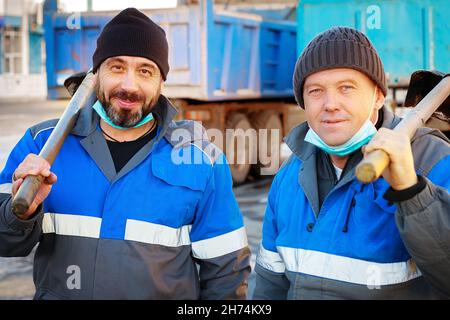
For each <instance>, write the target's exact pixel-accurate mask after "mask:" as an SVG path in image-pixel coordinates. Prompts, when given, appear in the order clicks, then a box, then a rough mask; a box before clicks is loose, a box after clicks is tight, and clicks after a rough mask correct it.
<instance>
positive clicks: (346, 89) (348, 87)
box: [341, 86, 354, 92]
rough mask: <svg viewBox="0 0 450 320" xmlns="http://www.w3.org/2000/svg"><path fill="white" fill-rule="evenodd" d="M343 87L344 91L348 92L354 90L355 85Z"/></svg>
mask: <svg viewBox="0 0 450 320" xmlns="http://www.w3.org/2000/svg"><path fill="white" fill-rule="evenodd" d="M341 88H342V91H344V92H348V91H351V90H353V88H354V87H353V86H342V87H341Z"/></svg>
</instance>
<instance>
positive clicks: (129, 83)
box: [122, 70, 138, 92]
mask: <svg viewBox="0 0 450 320" xmlns="http://www.w3.org/2000/svg"><path fill="white" fill-rule="evenodd" d="M122 89H123V90H126V91H128V92H134V91H137V90H138V85H137V79H136V75H135V74H134V72H133V71H132V70H129V71H127V73H126V74H125V76H124V77H123V79H122Z"/></svg>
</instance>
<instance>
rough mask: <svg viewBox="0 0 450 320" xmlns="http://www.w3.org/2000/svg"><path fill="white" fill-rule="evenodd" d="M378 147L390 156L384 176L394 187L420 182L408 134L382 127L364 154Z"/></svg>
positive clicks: (409, 185) (398, 187)
mask: <svg viewBox="0 0 450 320" xmlns="http://www.w3.org/2000/svg"><path fill="white" fill-rule="evenodd" d="M378 149H381V150H383V151H384V152H386V153H387V155H388V156H389V160H390V162H389V166H388V167H386V169H385V170H384V171H383V178H384V179H385V180H386V181H387V182H388V183H389V184H390V186H391V187H392V189H394V190H404V189H407V188H409V187H412V186H413V185H415V184H416V183H417V182H418V179H417V174H416V171H415V169H414V159H413V154H412V149H411V142H410V140H409V138H408V136H406V135H404V134H402V133H399V132H397V131H394V130H390V129H387V128H380V129H379V130H378V132H377V134H376V135H375V136H374V137H373V138H372V140H371V141H370V142H369V143H368V144H367V145H366V146H365V147H364V148H363V152H364V156H366V155H367V154H368V153H369V152H371V151H374V150H378Z"/></svg>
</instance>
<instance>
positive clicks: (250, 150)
mask: <svg viewBox="0 0 450 320" xmlns="http://www.w3.org/2000/svg"><path fill="white" fill-rule="evenodd" d="M226 128H227V129H233V134H232V135H229V134H226V138H227V139H226V145H227V148H226V156H227V161H228V163H229V165H230V170H231V176H232V177H233V182H234V184H235V185H238V184H241V183H243V182H244V181H245V180H246V179H247V176H248V174H249V172H250V168H251V160H252V159H255V160H256V158H255V156H256V154H255V151H254V150H255V146H256V141H252V139H249V138H247V137H246V135H245V136H244V135H243V134H242V133H243V132H248V133H250V132H251V131H247V130H249V129H252V126H251V124H250V121H249V120H248V118H247V116H246V115H245V114H243V113H232V114H231V115H229V116H228V118H227V122H226ZM239 139H241V141H238V140H239ZM242 139H245V140H242ZM239 145H241V146H244V148H242V147H241V148H238V146H239ZM231 148H233V150H232V149H231Z"/></svg>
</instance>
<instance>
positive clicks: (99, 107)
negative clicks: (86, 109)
mask: <svg viewBox="0 0 450 320" xmlns="http://www.w3.org/2000/svg"><path fill="white" fill-rule="evenodd" d="M92 108H93V109H94V110H95V111H96V112H97V113H98V115H99V116H100V118H102V119H103V121H105V122H106V123H107V124H109V125H110V126H111V127H113V128H116V129H120V130H127V129H132V128H139V127H140V126H142V125H144V124H146V123H148V122H150V121H152V120H153V114H152V113H151V112H150V113H149V114H148V115H147V116H146V117H145V118H144V119H142V120H141V121H139V122H138V123H137V124H136V125H134V126H133V127H130V128H124V127H121V126H118V125H117V124H115V123H114V122H112V120H111V119H110V118H109V117H108V115H107V114H106V111H105V109H104V108H103V105H102V104H101V103H100V101H98V100H97V102H96V103H94V105H93V106H92Z"/></svg>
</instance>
